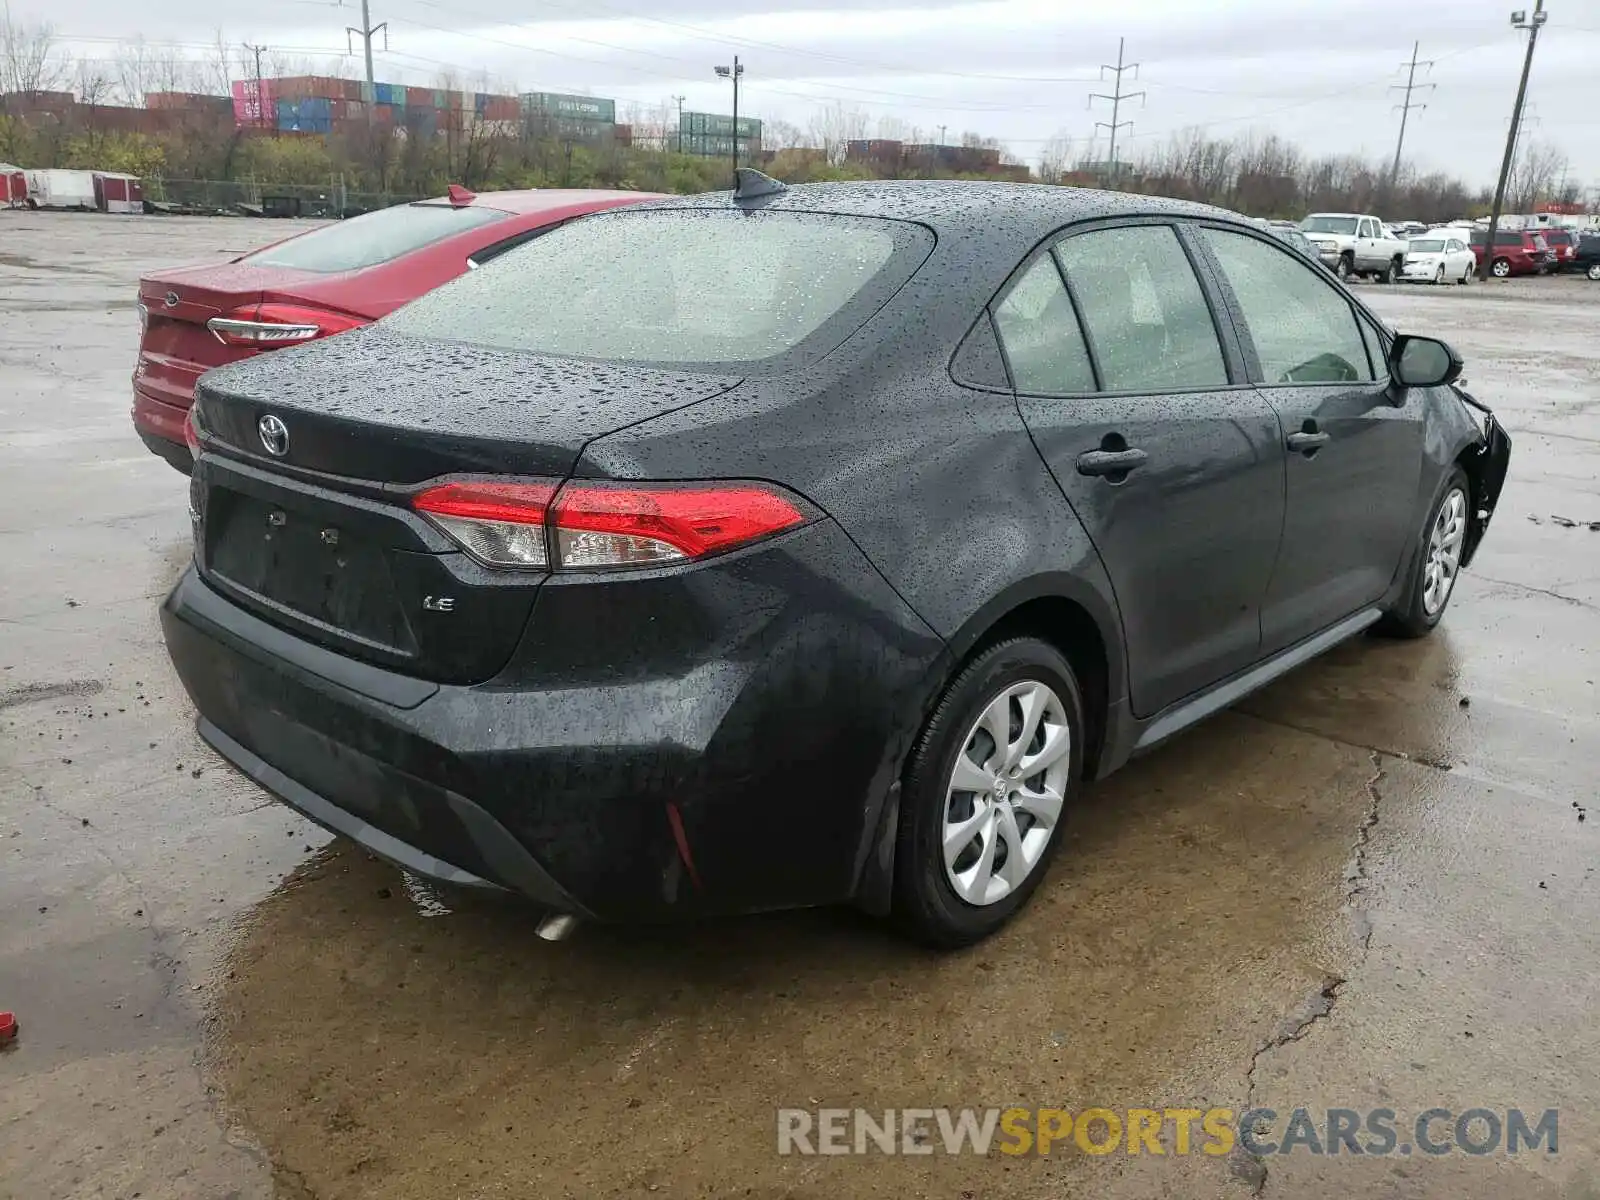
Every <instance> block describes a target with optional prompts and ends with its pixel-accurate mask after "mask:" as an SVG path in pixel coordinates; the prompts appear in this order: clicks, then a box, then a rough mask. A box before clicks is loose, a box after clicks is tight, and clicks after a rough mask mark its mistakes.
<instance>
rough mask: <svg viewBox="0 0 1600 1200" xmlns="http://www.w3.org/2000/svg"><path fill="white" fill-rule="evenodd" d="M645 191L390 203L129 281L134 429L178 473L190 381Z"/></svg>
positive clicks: (312, 334) (374, 308) (186, 458)
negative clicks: (135, 358)
mask: <svg viewBox="0 0 1600 1200" xmlns="http://www.w3.org/2000/svg"><path fill="white" fill-rule="evenodd" d="M654 199H659V197H658V196H656V195H654V194H652V193H650V192H608V191H558V190H552V191H527V192H485V193H483V194H482V195H475V194H473V193H472V192H469V191H466V190H465V189H463V188H457V187H452V188H451V189H450V195H449V196H448V197H446V198H441V199H438V200H423V201H419V202H418V203H415V204H400V205H396V206H395V207H393V208H385V209H380V210H379V211H377V212H372V213H368V214H366V215H365V216H361V217H352V218H351V219H350V220H348V221H340V222H338V223H337V224H333V225H327V226H324V227H322V228H321V229H313V230H311V231H310V232H309V233H303V234H301V235H299V236H298V237H292V238H289V239H287V240H285V241H281V242H278V243H276V244H275V245H271V246H268V247H266V248H265V249H262V250H257V251H255V252H254V253H251V254H246V255H244V256H242V257H240V258H236V259H233V260H232V261H230V262H226V263H216V264H209V265H206V266H200V267H179V268H177V269H174V270H168V271H162V272H160V273H159V274H154V275H147V276H145V277H144V278H143V279H141V280H139V322H140V325H141V327H142V335H141V337H140V339H139V362H138V365H137V366H136V367H135V368H134V372H133V427H134V429H135V430H136V431H137V432H138V434H139V437H140V438H141V439H142V440H143V441H144V444H145V445H146V446H148V447H149V448H150V449H151V450H152V451H153V452H154V453H156V454H159V455H160V456H161V457H162V458H164V459H166V460H167V461H168V462H169V463H171V464H172V465H173V466H174V467H177V468H178V470H180V471H182V472H184V473H185V474H187V473H188V471H189V467H190V465H191V459H190V454H189V448H188V445H187V441H186V437H185V430H184V426H185V422H186V421H187V420H188V416H189V405H190V404H191V403H193V401H194V383H195V380H196V379H198V378H199V377H200V376H201V374H202V373H203V372H205V371H208V370H210V369H211V368H212V367H220V366H222V365H223V364H225V363H231V362H237V361H238V360H239V359H241V358H248V357H250V356H251V355H252V354H259V353H260V352H261V351H263V350H273V349H276V348H277V347H279V346H293V345H298V344H300V343H303V342H309V341H314V340H316V339H317V338H322V337H328V336H330V335H332V334H336V333H343V332H344V331H345V330H347V329H354V328H355V327H357V326H359V325H365V324H367V323H368V322H369V321H375V320H377V319H378V318H379V317H381V316H384V315H385V314H386V313H389V312H391V311H393V310H394V309H396V308H399V307H400V306H401V305H402V304H404V303H406V302H407V301H408V300H415V299H416V298H417V297H418V296H420V295H422V293H424V292H428V291H432V290H433V289H434V288H436V287H438V286H439V285H440V284H442V283H447V282H449V281H450V280H452V279H454V278H455V277H456V276H458V275H460V274H462V273H463V272H465V271H467V270H469V269H471V268H473V267H476V266H478V265H479V264H481V263H484V262H487V261H488V260H489V259H491V258H493V257H494V256H495V255H497V254H502V253H504V252H505V251H507V250H510V249H512V248H513V247H515V246H520V245H521V244H522V243H523V242H525V241H527V240H529V239H530V238H534V237H537V236H538V235H539V234H541V233H544V232H546V231H547V230H551V229H554V228H555V227H556V226H557V225H560V224H561V223H563V222H565V221H570V220H572V219H573V218H574V217H581V216H583V215H584V214H586V213H591V212H597V211H599V210H601V209H606V208H617V207H619V206H620V205H624V204H637V203H639V202H640V201H641V200H654Z"/></svg>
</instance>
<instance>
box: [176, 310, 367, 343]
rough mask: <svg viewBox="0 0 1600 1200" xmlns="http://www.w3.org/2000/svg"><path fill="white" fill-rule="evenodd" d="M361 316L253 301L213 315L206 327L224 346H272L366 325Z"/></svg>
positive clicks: (325, 335) (342, 331)
mask: <svg viewBox="0 0 1600 1200" xmlns="http://www.w3.org/2000/svg"><path fill="white" fill-rule="evenodd" d="M365 324H366V321H364V320H363V319H362V318H360V317H352V316H350V315H349V314H348V313H338V312H331V311H329V310H328V309H325V308H312V307H310V306H309V305H303V304H260V305H256V304H250V305H246V306H245V307H244V308H236V309H234V310H233V311H232V312H231V313H227V314H225V315H223V316H220V317H212V318H211V319H210V320H209V321H207V322H206V328H207V329H209V330H210V331H211V332H212V334H213V335H214V336H215V337H216V339H217V341H219V342H221V343H222V344H223V345H225V346H239V347H245V348H249V349H251V350H270V349H272V348H273V347H274V346H292V345H295V344H296V343H298V342H310V341H314V340H316V339H317V338H321V337H329V336H331V335H332V334H335V333H344V332H346V331H347V330H351V329H356V328H358V327H360V326H362V325H365Z"/></svg>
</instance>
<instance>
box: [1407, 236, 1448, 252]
mask: <svg viewBox="0 0 1600 1200" xmlns="http://www.w3.org/2000/svg"><path fill="white" fill-rule="evenodd" d="M1411 248H1412V249H1413V250H1415V251H1416V252H1417V253H1418V254H1438V253H1440V252H1441V251H1443V250H1444V243H1443V242H1441V241H1440V240H1439V239H1438V238H1413V239H1412V242H1411Z"/></svg>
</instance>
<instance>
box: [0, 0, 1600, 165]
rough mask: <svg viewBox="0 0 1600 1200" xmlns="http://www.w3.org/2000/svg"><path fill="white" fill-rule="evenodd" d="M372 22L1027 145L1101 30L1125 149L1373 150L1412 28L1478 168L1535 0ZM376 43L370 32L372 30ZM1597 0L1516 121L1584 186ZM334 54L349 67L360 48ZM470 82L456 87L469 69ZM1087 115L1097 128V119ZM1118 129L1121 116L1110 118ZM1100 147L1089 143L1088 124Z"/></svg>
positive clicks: (465, 7) (289, 17) (840, 6)
mask: <svg viewBox="0 0 1600 1200" xmlns="http://www.w3.org/2000/svg"><path fill="white" fill-rule="evenodd" d="M372 4H373V8H372V20H373V21H374V22H378V21H387V22H388V23H389V31H388V33H389V50H388V52H387V53H379V54H378V56H377V71H376V74H377V77H378V78H379V79H387V80H390V81H394V82H408V83H417V84H424V83H432V82H433V81H434V80H435V77H436V76H437V75H438V74H439V73H440V72H441V71H443V70H447V69H453V70H455V71H456V72H457V73H458V74H462V75H465V76H467V77H468V78H469V79H472V80H476V79H477V78H478V76H479V74H480V73H481V72H485V71H486V72H488V74H489V76H490V77H491V79H492V80H494V81H495V82H496V83H497V84H501V85H509V84H515V85H516V90H521V91H535V90H537V91H560V92H584V93H591V94H594V95H598V96H611V97H615V98H616V99H617V100H618V101H619V104H620V103H626V102H628V101H641V102H644V103H646V104H649V105H656V104H659V103H661V102H662V101H663V100H665V98H667V97H669V96H672V95H677V94H681V95H683V96H685V97H687V99H686V101H685V107H686V108H689V109H691V110H703V111H714V112H727V111H728V110H729V102H730V97H729V90H730V89H729V87H728V84H727V83H726V82H725V81H720V80H718V79H716V78H715V77H714V76H713V74H712V70H711V68H712V66H713V65H714V64H717V63H727V62H730V61H731V59H732V56H733V55H734V54H737V55H739V57H740V59H741V61H742V62H743V63H744V65H745V68H746V74H745V77H744V85H743V88H742V90H741V101H740V109H741V111H742V112H747V113H749V114H750V115H753V116H759V117H765V118H783V119H787V120H790V121H793V122H795V123H796V124H798V125H800V126H802V127H804V126H805V125H806V123H807V121H808V119H809V118H810V116H811V115H812V113H814V112H815V111H816V110H817V109H818V107H820V106H821V105H823V104H827V103H831V102H834V101H841V102H843V103H844V104H845V105H847V106H849V107H857V108H860V109H861V110H863V111H865V112H867V113H869V114H871V116H872V117H873V119H874V121H875V120H876V119H877V118H879V117H890V118H897V119H898V120H900V121H903V122H905V123H907V124H909V125H913V126H917V127H920V129H921V130H922V131H923V132H924V134H926V135H927V137H928V139H929V140H933V139H934V138H937V137H938V134H939V129H940V127H941V126H944V127H945V130H946V136H947V137H948V138H949V139H951V140H955V139H956V138H957V137H958V136H959V134H960V133H961V132H962V131H964V130H973V131H976V132H978V133H981V134H983V135H985V136H993V137H998V138H1000V139H1001V140H1002V141H1004V142H1005V143H1007V144H1008V145H1009V146H1010V147H1011V149H1012V150H1013V151H1014V152H1015V153H1017V154H1018V155H1020V156H1021V157H1022V158H1024V159H1026V160H1029V161H1033V160H1034V159H1036V158H1037V156H1038V154H1039V151H1040V150H1041V148H1042V147H1043V145H1044V143H1045V142H1046V140H1047V139H1049V138H1051V137H1052V136H1053V135H1055V134H1057V133H1058V132H1061V133H1065V134H1067V135H1069V136H1071V137H1073V138H1074V139H1078V140H1079V141H1087V139H1088V138H1089V137H1090V136H1091V135H1092V134H1093V133H1094V122H1095V121H1097V120H1099V121H1109V120H1110V115H1109V106H1108V105H1105V104H1104V103H1103V102H1101V101H1095V109H1094V111H1091V110H1090V107H1089V100H1088V94H1089V93H1090V92H1093V91H1109V90H1110V89H1109V88H1108V87H1106V86H1102V85H1100V84H1099V82H1098V77H1099V75H1100V71H1099V68H1100V65H1101V64H1102V63H1108V62H1115V61H1116V56H1117V40H1118V38H1119V37H1123V38H1126V40H1127V58H1128V61H1130V62H1133V61H1137V62H1138V63H1139V64H1140V69H1139V73H1138V78H1137V80H1136V81H1135V80H1134V79H1133V76H1132V73H1131V72H1130V73H1129V74H1128V76H1127V77H1126V80H1127V82H1126V84H1125V86H1126V87H1127V88H1128V89H1130V90H1143V91H1144V92H1146V93H1147V95H1146V97H1145V98H1144V100H1143V101H1142V102H1141V101H1138V100H1135V101H1133V102H1132V104H1131V106H1130V107H1128V108H1125V109H1124V112H1123V116H1124V117H1125V118H1130V119H1132V120H1133V122H1134V125H1133V128H1132V131H1131V136H1132V139H1133V141H1132V142H1131V143H1129V148H1130V151H1134V152H1136V150H1137V148H1138V147H1140V146H1142V145H1146V144H1148V143H1149V141H1150V140H1151V139H1158V138H1162V137H1165V136H1166V135H1167V134H1169V133H1170V132H1172V131H1174V130H1178V129H1181V128H1183V127H1185V126H1189V125H1197V124H1198V125H1204V126H1206V127H1208V128H1209V129H1210V130H1212V131H1215V132H1219V133H1222V132H1234V131H1243V130H1246V129H1251V128H1256V129H1262V130H1268V129H1270V130H1274V131H1276V132H1279V133H1281V134H1284V135H1286V136H1288V137H1290V138H1292V139H1293V140H1294V141H1296V142H1298V143H1299V144H1300V145H1301V146H1302V147H1303V148H1305V149H1307V150H1308V151H1313V152H1343V151H1354V152H1364V153H1368V154H1371V155H1373V156H1382V155H1392V154H1393V152H1394V144H1395V135H1396V133H1397V130H1398V122H1399V114H1398V113H1397V112H1395V111H1393V108H1392V106H1393V105H1395V104H1396V103H1398V101H1399V99H1400V93H1398V92H1395V91H1392V90H1390V89H1391V85H1393V84H1396V83H1402V82H1403V81H1404V78H1405V75H1404V71H1403V69H1402V68H1401V62H1402V60H1404V59H1407V58H1408V57H1409V56H1410V53H1411V48H1412V43H1413V42H1414V41H1420V42H1421V43H1422V50H1421V57H1422V58H1423V59H1424V60H1428V59H1431V60H1433V62H1434V65H1433V66H1432V67H1431V68H1424V69H1421V70H1419V71H1418V76H1417V78H1418V82H1419V83H1432V84H1434V85H1436V87H1435V89H1434V90H1432V91H1427V92H1419V93H1418V94H1417V96H1416V97H1415V99H1416V100H1417V101H1418V102H1420V103H1426V104H1427V106H1428V107H1427V109H1426V110H1422V111H1413V112H1412V114H1411V122H1410V125H1409V128H1408V131H1407V138H1406V143H1407V144H1406V157H1407V160H1408V161H1410V162H1413V163H1415V164H1416V165H1417V166H1419V167H1427V168H1433V167H1439V168H1445V169H1448V170H1450V171H1452V172H1454V173H1457V174H1459V175H1461V176H1462V177H1463V178H1465V179H1467V180H1468V181H1469V182H1471V183H1476V184H1483V183H1489V182H1492V181H1493V178H1494V175H1495V172H1496V171H1497V169H1498V167H1499V162H1500V155H1501V153H1502V150H1503V148H1504V139H1505V132H1506V122H1507V119H1508V114H1509V112H1510V109H1511V102H1512V99H1513V97H1514V95H1515V91H1516V84H1517V74H1518V71H1519V69H1520V66H1521V59H1522V53H1523V48H1524V46H1525V45H1526V35H1525V34H1521V33H1518V32H1517V31H1515V30H1513V29H1512V28H1511V26H1510V23H1509V13H1510V10H1511V8H1512V7H1513V5H1516V6H1526V7H1530V8H1531V0H1408V2H1403V3H1396V2H1394V0H1321V2H1307V0H1119V2H1117V3H1100V4H1094V5H1090V4H1087V3H1083V2H1082V0H983V2H970V0H926V2H924V3H922V4H919V5H916V6H915V7H913V6H911V5H909V4H905V3H904V2H903V0H856V2H855V3H846V2H845V0H466V2H465V4H461V3H456V2H455V0H372ZM10 5H11V10H12V14H13V16H14V17H20V18H24V19H38V20H49V21H51V22H53V23H54V25H55V27H56V29H57V31H58V32H59V33H60V34H61V35H63V36H64V37H67V38H72V39H94V40H93V41H89V40H84V41H78V42H75V45H74V48H76V49H78V50H80V51H83V52H88V53H92V54H110V53H114V50H115V47H114V45H112V44H111V43H110V42H109V40H108V39H111V38H117V37H132V36H136V35H143V36H144V37H145V38H146V39H148V40H150V41H177V42H189V43H198V42H202V41H205V40H207V39H209V38H210V37H211V36H212V35H213V33H214V32H215V30H216V29H217V28H218V26H219V24H220V25H221V27H222V29H223V32H224V33H225V36H226V37H227V39H228V40H229V41H230V42H243V41H252V42H264V43H266V44H268V45H269V46H273V47H277V48H281V49H282V51H283V52H285V53H288V54H292V55H294V56H296V57H301V58H311V59H314V60H315V61H316V62H317V64H318V65H319V67H320V66H331V65H336V64H333V63H331V62H330V61H329V60H330V59H331V58H332V57H333V56H334V55H339V54H343V53H344V49H345V35H344V33H343V28H344V26H345V25H347V24H358V23H359V20H360V3H359V0H345V3H344V4H343V5H342V6H341V5H339V4H337V3H334V2H332V0H277V2H275V3H271V2H269V3H263V4H260V5H248V6H245V5H218V4H216V3H215V0H155V3H152V4H143V5H135V4H128V3H126V0H10ZM380 44H381V43H380ZM1597 64H1600V0H1553V2H1552V3H1551V5H1550V20H1549V23H1548V24H1547V25H1546V26H1545V28H1544V31H1543V32H1542V33H1541V35H1540V39H1539V49H1538V54H1537V57H1536V60H1535V63H1534V73H1533V81H1532V84H1531V86H1530V90H1529V99H1530V104H1531V106H1530V113H1531V114H1532V122H1531V124H1530V126H1529V129H1528V132H1527V135H1526V136H1528V137H1532V138H1538V139H1542V140H1547V141H1551V142H1554V143H1556V144H1557V145H1559V146H1560V147H1561V148H1562V149H1563V150H1564V151H1565V152H1566V153H1567V154H1568V156H1569V157H1570V160H1571V169H1572V173H1573V176H1574V177H1575V178H1577V179H1578V180H1580V181H1581V182H1583V183H1584V184H1586V185H1589V186H1600V71H1597V69H1596V67H1597ZM341 73H344V74H347V75H350V76H352V77H354V76H359V75H360V74H361V65H360V60H359V59H358V58H351V59H346V60H345V61H344V63H343V64H342V70H341ZM468 86H471V84H469V85H468ZM1099 136H1100V137H1101V138H1102V139H1103V138H1104V136H1105V135H1104V132H1103V131H1102V132H1101V133H1100V135H1099ZM1124 136H1127V133H1126V132H1125V133H1124ZM1099 149H1100V150H1101V152H1102V154H1103V151H1104V144H1103V141H1102V143H1101V144H1100V147H1099Z"/></svg>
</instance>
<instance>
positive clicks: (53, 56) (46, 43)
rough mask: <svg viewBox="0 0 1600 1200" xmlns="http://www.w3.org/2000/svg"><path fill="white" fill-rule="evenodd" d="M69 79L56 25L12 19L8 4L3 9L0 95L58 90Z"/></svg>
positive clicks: (68, 67)
mask: <svg viewBox="0 0 1600 1200" xmlns="http://www.w3.org/2000/svg"><path fill="white" fill-rule="evenodd" d="M70 76H71V62H70V60H69V59H68V57H67V55H66V52H65V51H63V50H61V49H60V48H59V47H58V46H57V45H56V30H55V26H54V25H51V24H50V23H49V22H48V21H37V22H27V21H19V20H16V19H13V17H12V16H11V6H10V5H9V4H7V5H6V6H5V8H4V9H0V92H51V91H57V90H59V89H60V88H62V87H63V86H64V85H65V84H66V82H67V80H68V79H69V78H70Z"/></svg>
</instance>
